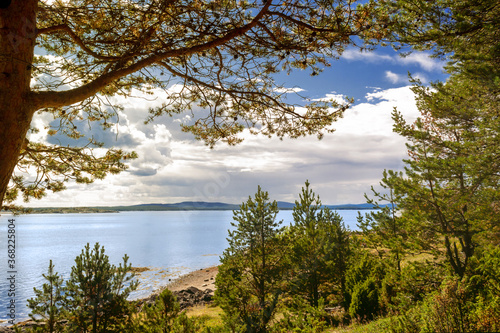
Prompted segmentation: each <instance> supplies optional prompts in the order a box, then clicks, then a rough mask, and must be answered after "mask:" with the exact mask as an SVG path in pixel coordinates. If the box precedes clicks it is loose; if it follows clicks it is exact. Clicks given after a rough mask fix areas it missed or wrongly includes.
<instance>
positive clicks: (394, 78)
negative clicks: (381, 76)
mask: <svg viewBox="0 0 500 333" xmlns="http://www.w3.org/2000/svg"><path fill="white" fill-rule="evenodd" d="M385 78H386V79H387V80H389V81H390V82H391V83H393V84H396V83H401V82H407V81H408V79H407V77H406V76H403V75H401V74H396V73H393V72H391V71H385Z"/></svg>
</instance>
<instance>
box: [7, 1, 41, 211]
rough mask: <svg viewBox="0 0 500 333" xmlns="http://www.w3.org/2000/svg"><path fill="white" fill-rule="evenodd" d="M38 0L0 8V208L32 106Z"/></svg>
mask: <svg viewBox="0 0 500 333" xmlns="http://www.w3.org/2000/svg"><path fill="white" fill-rule="evenodd" d="M37 3H38V1H37V0H14V1H12V3H11V4H10V5H9V6H7V8H3V9H0V208H1V207H2V205H3V201H4V198H5V193H6V191H7V187H8V184H9V181H10V179H11V176H12V173H13V171H14V168H15V166H16V164H17V162H18V159H19V154H20V152H21V150H22V149H23V144H24V142H25V138H26V133H27V132H28V130H29V128H30V124H31V119H32V117H33V114H34V112H35V111H36V110H35V107H34V105H33V103H32V102H31V99H30V81H31V69H32V61H33V53H34V47H35V39H36V10H37Z"/></svg>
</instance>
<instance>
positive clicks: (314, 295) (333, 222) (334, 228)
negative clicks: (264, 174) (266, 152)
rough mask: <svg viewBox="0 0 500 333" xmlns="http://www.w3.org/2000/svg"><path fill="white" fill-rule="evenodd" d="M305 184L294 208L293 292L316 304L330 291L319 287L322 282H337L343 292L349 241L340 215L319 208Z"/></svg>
mask: <svg viewBox="0 0 500 333" xmlns="http://www.w3.org/2000/svg"><path fill="white" fill-rule="evenodd" d="M305 185H306V186H305V188H302V193H301V194H300V196H299V197H300V201H296V202H295V207H294V209H293V219H294V224H293V225H292V227H291V243H292V254H291V260H290V261H291V263H292V271H293V273H292V274H293V275H294V278H293V279H292V293H293V294H301V295H303V296H304V297H305V298H306V299H307V300H308V302H309V303H310V305H311V306H314V307H317V306H318V304H319V300H320V298H321V297H324V296H326V294H327V293H328V292H330V290H328V291H327V290H324V291H322V290H321V289H322V286H323V285H324V284H326V283H328V282H338V283H339V284H340V289H341V293H342V294H343V293H344V289H345V288H344V284H345V283H344V277H343V276H344V274H345V270H346V266H347V260H348V247H349V245H348V244H349V241H348V235H347V232H346V230H345V227H344V225H343V223H342V218H341V217H340V215H338V214H337V213H336V212H333V211H331V210H330V209H328V208H324V207H322V204H321V200H320V198H319V196H316V195H315V193H314V192H313V191H312V190H311V189H310V188H309V185H310V184H309V182H306V184H305Z"/></svg>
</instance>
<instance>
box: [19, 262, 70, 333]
mask: <svg viewBox="0 0 500 333" xmlns="http://www.w3.org/2000/svg"><path fill="white" fill-rule="evenodd" d="M43 278H44V279H45V280H46V281H47V283H44V284H43V285H42V289H37V288H33V291H34V292H35V297H34V298H30V299H28V307H29V308H30V309H31V313H30V317H31V319H32V320H34V321H36V322H39V323H40V322H42V323H43V326H37V330H39V329H40V328H41V330H43V331H44V332H49V333H56V332H62V331H63V327H62V325H61V324H60V323H59V321H60V320H62V319H64V318H65V315H66V314H67V311H66V306H67V302H68V299H67V296H66V295H65V289H64V287H63V278H62V277H61V276H59V274H58V273H57V272H54V265H53V264H52V260H51V261H50V263H49V269H48V272H47V274H43Z"/></svg>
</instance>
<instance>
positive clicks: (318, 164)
mask: <svg viewBox="0 0 500 333" xmlns="http://www.w3.org/2000/svg"><path fill="white" fill-rule="evenodd" d="M332 95H335V93H333V94H332ZM326 97H327V96H325V98H326ZM329 97H331V96H329ZM365 97H366V102H364V103H359V104H356V105H354V106H353V107H352V108H351V109H349V110H347V111H346V113H345V115H344V118H342V119H340V120H339V121H338V122H337V123H336V124H335V126H334V127H335V128H336V129H337V130H336V132H335V133H333V134H329V135H326V136H325V137H324V138H323V139H322V140H317V139H316V138H315V137H305V138H300V139H293V140H292V139H284V140H279V139H276V138H272V139H269V138H266V137H263V136H253V135H250V134H249V133H248V132H245V138H246V140H245V141H244V142H243V143H241V144H240V145H238V146H236V147H229V146H226V145H219V146H216V147H215V148H214V149H209V148H208V147H206V146H205V145H203V144H202V143H200V142H196V141H194V140H192V138H191V139H184V138H183V137H182V136H177V135H176V131H177V130H176V129H175V128H177V127H178V124H176V123H173V122H172V121H170V122H161V121H160V122H159V123H155V124H150V125H148V126H145V125H144V124H143V118H141V117H137V116H136V115H135V114H134V112H130V111H133V110H135V108H136V107H137V106H130V105H127V104H126V102H125V101H124V106H125V112H124V114H121V115H120V118H121V122H120V124H119V127H118V129H117V131H118V136H121V135H125V136H128V137H130V138H131V140H129V142H130V143H131V144H130V146H128V148H129V149H133V150H135V151H136V152H137V153H138V154H139V156H140V157H139V159H137V160H134V161H131V162H130V166H131V167H130V170H129V171H127V172H124V173H122V174H120V175H112V176H108V177H107V178H106V179H104V180H102V181H97V182H96V183H94V184H91V185H89V186H84V185H79V184H70V185H69V188H68V190H67V191H65V192H61V193H57V194H50V195H49V196H48V197H47V198H45V199H43V200H42V201H34V202H33V203H32V204H31V205H32V206H54V205H57V206H74V205H77V206H82V205H87V206H90V205H94V206H106V205H131V204H140V203H166V202H179V201H185V200H204V201H223V202H229V203H241V202H242V201H244V200H246V199H247V198H248V196H249V195H253V193H255V191H256V189H257V185H262V186H263V188H264V189H265V190H268V191H269V192H270V196H271V198H273V199H276V200H284V201H292V202H293V201H294V200H296V199H297V195H298V193H299V192H300V188H301V187H302V186H303V185H304V182H305V181H306V180H309V181H310V182H311V184H312V187H313V190H314V191H315V192H316V193H318V194H319V195H320V196H321V198H322V201H323V202H324V203H327V204H338V203H361V202H364V198H363V194H364V193H365V192H369V191H370V186H371V185H376V184H377V183H378V181H379V179H380V177H381V174H382V171H383V169H385V168H388V169H401V167H402V162H401V160H402V158H404V157H405V154H406V149H405V146H404V139H403V138H400V137H398V136H397V135H396V134H394V133H393V132H392V120H391V112H392V110H393V107H395V106H397V107H398V109H399V110H400V111H401V112H402V113H403V114H404V115H405V117H406V118H407V119H408V121H412V120H413V119H414V118H415V117H416V116H417V115H418V110H417V108H416V106H415V99H414V96H413V93H412V92H411V90H410V87H400V88H394V89H386V90H382V89H378V88H377V89H374V90H373V91H372V92H370V93H369V94H367V95H366V96H365ZM127 111H129V112H127ZM113 134H116V133H113Z"/></svg>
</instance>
